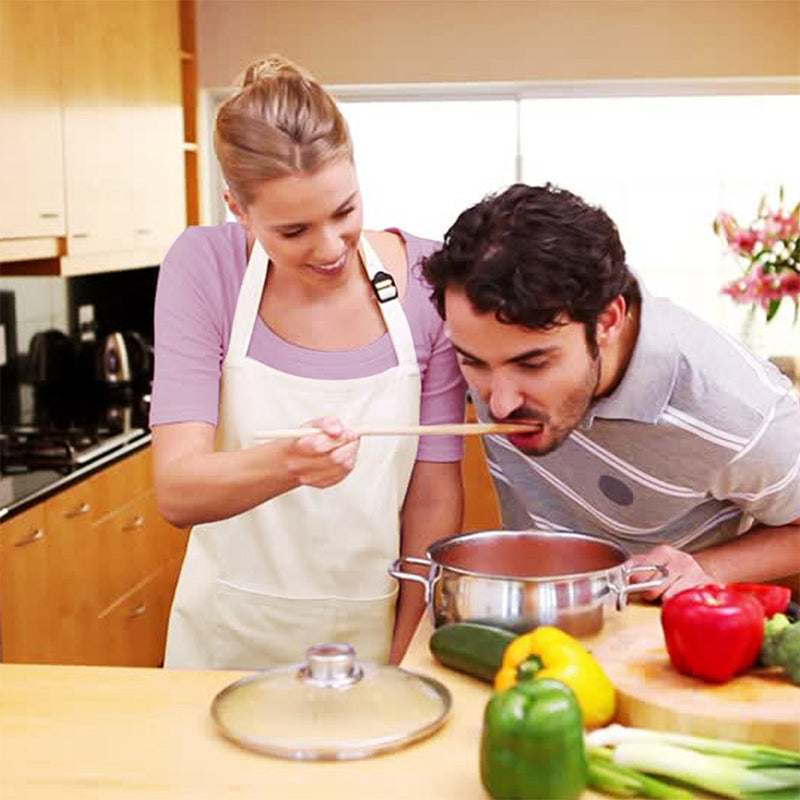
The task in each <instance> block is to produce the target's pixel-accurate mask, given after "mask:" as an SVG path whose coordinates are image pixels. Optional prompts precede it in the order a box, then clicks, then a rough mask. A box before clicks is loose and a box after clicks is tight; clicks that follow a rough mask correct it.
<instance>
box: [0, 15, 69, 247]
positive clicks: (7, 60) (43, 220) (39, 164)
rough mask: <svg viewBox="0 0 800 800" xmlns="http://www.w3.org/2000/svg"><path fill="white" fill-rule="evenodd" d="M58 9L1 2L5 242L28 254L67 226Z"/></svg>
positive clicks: (0, 232) (0, 158) (0, 203)
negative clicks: (7, 241) (60, 98)
mask: <svg viewBox="0 0 800 800" xmlns="http://www.w3.org/2000/svg"><path fill="white" fill-rule="evenodd" d="M56 6H57V3H56V2H48V1H47V0H42V1H41V2H35V3H34V2H8V0H3V2H0V240H14V241H13V243H11V242H10V243H9V244H8V248H9V249H11V250H13V252H15V253H19V254H25V253H28V254H31V255H30V257H36V256H48V255H54V254H55V252H56V241H55V237H59V236H64V233H65V231H66V215H65V207H64V171H63V159H62V127H61V109H60V105H59V96H60V91H61V88H60V84H61V76H60V68H61V63H60V53H59V31H58V17H57V14H56ZM21 55H24V58H23V57H21ZM23 257H24V256H23Z"/></svg>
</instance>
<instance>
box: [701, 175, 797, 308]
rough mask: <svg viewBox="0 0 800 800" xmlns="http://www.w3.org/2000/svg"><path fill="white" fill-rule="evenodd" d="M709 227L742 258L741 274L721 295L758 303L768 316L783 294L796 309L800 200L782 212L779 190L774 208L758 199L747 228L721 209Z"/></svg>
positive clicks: (742, 301)
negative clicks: (743, 266) (777, 203)
mask: <svg viewBox="0 0 800 800" xmlns="http://www.w3.org/2000/svg"><path fill="white" fill-rule="evenodd" d="M713 227H714V232H715V233H716V234H717V235H718V236H724V238H725V241H726V243H727V245H728V247H729V248H730V250H731V251H732V252H733V253H735V254H736V255H738V256H740V257H741V258H743V259H744V260H745V270H744V274H743V275H742V276H741V277H740V278H738V279H737V280H733V281H730V282H729V283H727V284H726V285H725V286H723V287H722V290H721V291H722V293H723V294H726V295H728V296H729V297H730V298H731V299H732V300H733V301H734V302H735V303H744V304H750V305H753V306H760V307H761V308H763V309H764V310H765V311H767V312H768V319H770V318H771V316H772V315H773V314H774V313H775V310H776V308H777V306H778V305H779V304H780V302H781V301H782V300H783V298H785V297H786V298H789V299H790V300H792V301H793V302H794V303H795V304H796V305H797V306H798V308H800V261H799V260H798V253H800V244H799V243H798V236H800V203H798V204H797V205H796V206H795V207H794V208H793V209H792V211H791V212H790V213H788V214H787V213H785V212H784V210H783V190H782V189H781V192H780V204H779V207H778V209H777V210H772V209H768V208H767V207H766V203H765V200H764V199H762V201H761V204H760V205H759V211H758V215H757V216H756V219H755V220H754V221H753V222H752V223H751V225H750V226H749V227H746V228H741V227H739V225H738V224H737V222H736V220H735V219H734V217H733V215H731V214H729V213H727V212H725V211H723V212H720V213H719V214H717V216H716V218H715V219H714V226H713Z"/></svg>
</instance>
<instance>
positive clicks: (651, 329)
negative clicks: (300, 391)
mask: <svg viewBox="0 0 800 800" xmlns="http://www.w3.org/2000/svg"><path fill="white" fill-rule="evenodd" d="M424 271H425V276H426V278H427V279H428V281H429V282H430V283H431V286H432V287H433V290H434V291H433V297H434V300H435V301H436V302H437V303H438V307H439V312H440V313H441V314H442V316H443V317H444V319H445V322H446V329H447V331H448V336H449V337H450V339H451V340H452V342H453V344H454V345H455V348H456V350H457V352H458V355H459V362H460V365H461V370H462V372H463V373H464V377H465V378H466V380H467V382H468V383H469V384H470V388H471V391H472V394H473V397H474V400H475V403H476V407H477V411H478V416H479V418H480V419H481V420H483V421H498V422H519V423H524V424H526V425H527V426H528V427H529V432H527V431H526V432H525V433H523V434H518V435H513V436H509V437H507V438H505V437H498V436H493V437H487V438H486V440H485V446H486V451H487V457H488V460H489V467H490V471H491V474H492V476H493V478H494V481H495V485H496V487H497V491H498V496H499V499H500V503H501V508H502V513H503V524H504V527H506V528H510V529H526V528H541V529H548V530H556V531H558V530H577V531H582V532H585V533H591V534H595V535H598V536H602V537H604V538H607V539H610V540H613V541H615V542H617V543H619V544H621V545H623V546H624V547H626V548H628V549H629V550H630V551H631V552H633V553H634V554H635V555H634V557H633V559H632V562H631V563H633V564H647V563H649V564H663V565H664V566H666V567H667V569H668V570H669V578H668V580H667V582H666V583H665V584H663V585H662V587H661V588H660V589H658V590H655V591H652V592H651V593H649V595H648V596H650V597H651V598H652V597H656V596H659V595H662V596H663V597H669V596H671V595H673V594H675V593H676V592H678V591H680V590H682V589H685V588H688V587H689V586H692V585H696V584H700V583H707V582H719V583H725V582H730V581H733V580H747V581H759V580H768V579H773V578H781V577H784V576H787V575H790V574H794V573H797V572H798V571H800V407H799V406H798V403H797V401H796V400H795V399H794V398H793V397H792V395H791V393H790V390H791V386H790V384H789V381H788V380H787V379H786V378H785V377H784V376H782V375H781V374H780V373H779V371H778V370H777V369H776V368H775V367H774V366H773V365H772V364H770V363H767V362H763V361H760V360H758V359H756V358H755V357H754V356H753V355H751V354H750V353H749V352H748V351H747V350H746V349H745V348H743V347H742V346H741V345H740V344H739V343H738V342H736V341H735V340H733V339H732V338H731V337H728V336H726V335H725V334H723V333H721V332H719V331H717V330H716V329H714V328H713V327H711V326H710V325H708V324H706V323H705V322H702V321H701V320H699V319H697V318H696V317H694V316H693V315H691V314H690V313H688V312H687V311H685V310H683V309H681V308H679V307H677V306H676V305H674V304H673V303H671V302H669V301H668V300H665V299H661V298H656V297H653V296H651V295H649V294H647V293H646V292H645V291H644V290H643V288H642V287H641V286H640V284H639V282H638V280H637V279H636V277H635V276H634V275H633V274H632V273H631V272H630V270H629V269H628V267H627V266H626V264H625V251H624V249H623V246H622V244H621V243H620V240H619V235H618V233H617V229H616V226H615V225H614V223H613V222H612V221H611V219H609V217H608V216H607V215H606V214H605V213H604V212H603V211H602V210H601V209H599V208H595V207H592V206H590V205H588V204H587V203H586V202H584V201H583V200H582V199H581V198H579V197H576V196H575V195H573V194H571V193H570V192H567V191H564V190H561V189H558V188H556V187H553V186H551V185H549V184H548V185H547V186H543V187H530V186H525V185H522V184H517V185H515V186H512V187H511V188H509V189H508V190H506V191H505V192H503V193H502V194H499V195H496V196H493V197H489V198H487V199H485V200H484V201H483V202H481V203H479V204H478V205H476V206H474V207H472V208H470V209H468V210H467V211H465V212H464V213H463V214H461V215H460V216H459V218H458V220H457V221H456V223H455V224H454V225H453V227H452V228H451V229H450V231H449V232H448V234H447V236H446V238H445V244H444V246H443V248H442V249H441V250H440V251H438V252H437V253H434V254H433V255H432V256H430V257H429V258H428V259H427V261H426V262H425V265H424ZM646 577H648V576H646V575H645V576H641V578H640V579H641V580H644V579H646Z"/></svg>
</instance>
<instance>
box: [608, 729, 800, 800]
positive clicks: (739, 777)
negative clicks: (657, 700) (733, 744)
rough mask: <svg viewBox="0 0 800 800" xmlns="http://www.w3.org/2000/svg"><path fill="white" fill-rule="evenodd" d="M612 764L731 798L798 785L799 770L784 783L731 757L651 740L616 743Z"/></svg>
mask: <svg viewBox="0 0 800 800" xmlns="http://www.w3.org/2000/svg"><path fill="white" fill-rule="evenodd" d="M614 763H615V764H620V765H622V766H623V767H630V768H632V769H636V770H641V771H642V772H652V773H654V774H656V775H662V776H664V777H668V778H674V779H677V780H679V781H684V782H685V783H691V784H692V785H694V786H698V787H700V788H701V789H707V790H708V791H710V792H715V793H716V794H721V795H722V796H723V797H732V798H734V800H746V799H747V798H748V796H749V795H750V794H751V793H753V792H767V791H774V790H776V789H786V788H788V787H789V786H792V785H794V786H795V787H798V786H800V772H798V773H797V775H796V776H795V779H794V781H790V782H788V783H787V782H786V781H785V780H784V779H781V778H778V777H773V776H772V775H770V774H769V771H768V770H766V769H759V770H753V769H750V768H749V767H748V766H747V765H746V764H743V763H742V762H741V761H737V760H736V759H733V758H727V757H726V756H710V755H706V754H704V753H698V752H697V751H695V750H688V749H686V748H684V747H676V746H675V745H671V744H657V743H655V742H627V743H625V744H621V745H618V746H617V748H616V749H615V750H614Z"/></svg>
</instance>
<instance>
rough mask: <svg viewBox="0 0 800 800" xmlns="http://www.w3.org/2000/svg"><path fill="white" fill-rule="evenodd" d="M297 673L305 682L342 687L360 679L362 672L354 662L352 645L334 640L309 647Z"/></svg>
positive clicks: (326, 686)
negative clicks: (304, 660)
mask: <svg viewBox="0 0 800 800" xmlns="http://www.w3.org/2000/svg"><path fill="white" fill-rule="evenodd" d="M298 674H299V676H300V678H301V679H302V680H303V681H304V682H305V683H310V684H312V685H313V686H321V687H323V688H332V689H343V688H345V687H346V686H350V685H352V684H354V683H357V682H358V681H360V680H361V678H362V677H363V675H364V672H363V670H362V669H361V667H359V666H358V664H357V663H356V651H355V650H354V649H353V646H352V645H349V644H342V643H338V642H335V643H332V644H315V645H314V646H313V647H309V648H308V650H307V651H306V663H305V664H304V665H303V666H302V667H301V668H300V670H299V673H298Z"/></svg>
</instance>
